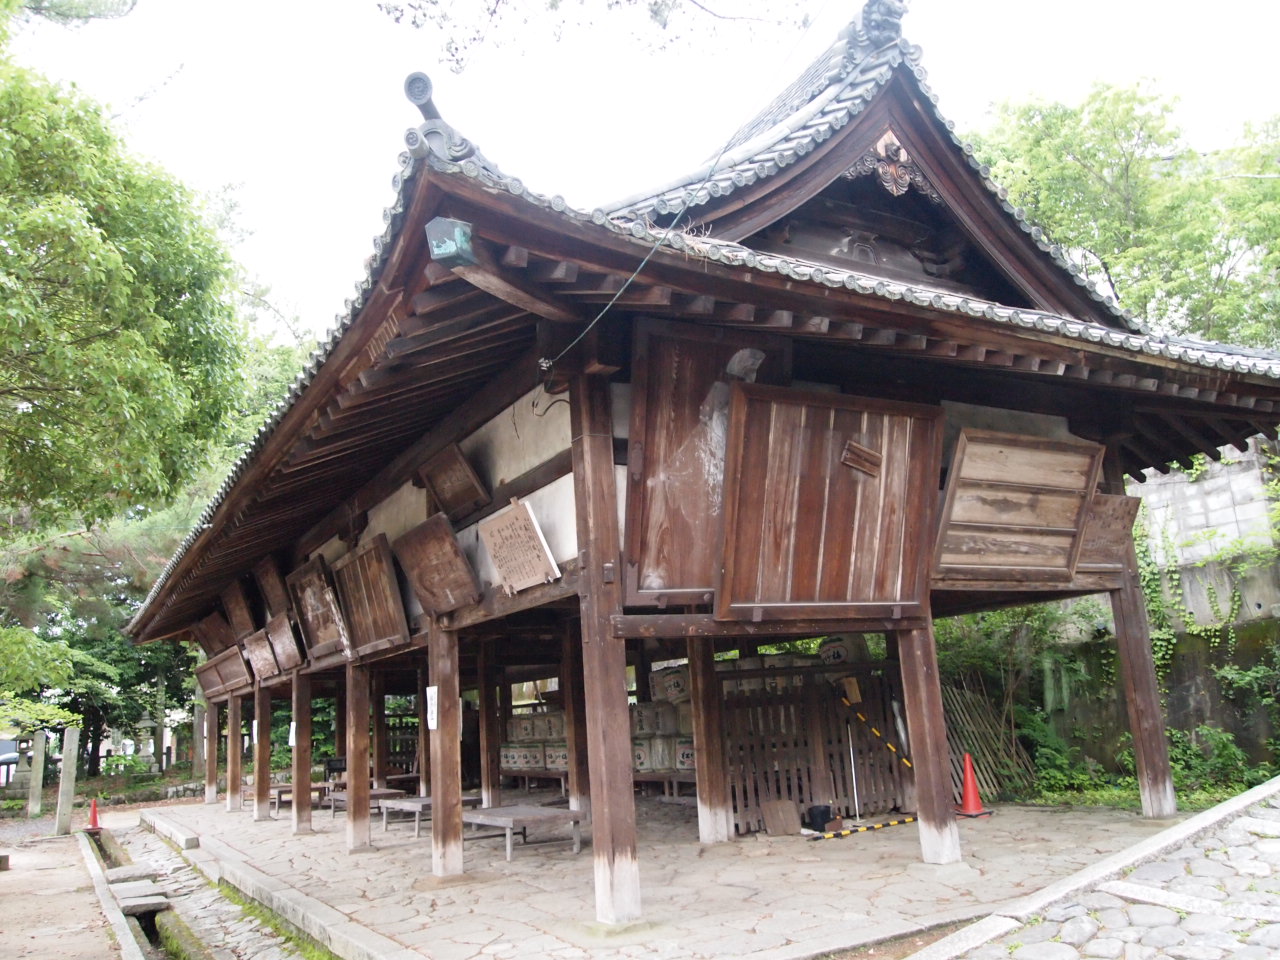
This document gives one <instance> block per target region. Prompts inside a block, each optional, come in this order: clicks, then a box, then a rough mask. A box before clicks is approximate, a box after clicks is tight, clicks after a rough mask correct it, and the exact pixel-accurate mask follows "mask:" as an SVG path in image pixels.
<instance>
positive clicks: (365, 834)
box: [345, 663, 370, 853]
mask: <svg viewBox="0 0 1280 960" xmlns="http://www.w3.org/2000/svg"><path fill="white" fill-rule="evenodd" d="M346 679H347V684H346V687H347V690H346V693H347V695H346V707H347V709H346V740H347V745H346V751H345V756H346V758H347V777H346V780H347V831H346V836H347V852H348V853H354V852H355V851H358V850H367V849H369V846H370V833H369V719H370V718H369V668H368V667H366V666H363V665H362V664H358V663H348V664H347V668H346Z"/></svg>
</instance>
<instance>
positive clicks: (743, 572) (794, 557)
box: [715, 384, 942, 622]
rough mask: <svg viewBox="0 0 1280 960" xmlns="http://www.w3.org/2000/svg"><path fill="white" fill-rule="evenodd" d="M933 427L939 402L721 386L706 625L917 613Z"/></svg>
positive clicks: (928, 544) (937, 430)
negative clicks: (710, 611)
mask: <svg viewBox="0 0 1280 960" xmlns="http://www.w3.org/2000/svg"><path fill="white" fill-rule="evenodd" d="M941 421H942V409H941V408H940V407H932V406H924V405H921V404H911V403H899V402H894V401H888V400H877V399H871V398H867V397H849V396H844V395H841V394H832V393H806V392H802V391H799V390H785V389H780V388H777V387H762V386H756V385H751V384H735V385H734V387H733V404H732V407H731V408H730V412H729V439H728V453H727V456H726V460H725V478H726V480H725V512H724V533H723V544H724V547H723V549H724V567H723V572H722V574H721V577H720V582H719V586H718V589H717V591H716V604H715V616H716V619H717V620H740V621H754V622H760V621H764V620H808V619H813V620H824V619H825V620H833V619H852V620H856V619H860V618H861V619H868V620H881V619H886V618H889V619H899V618H902V617H913V616H920V615H921V613H922V612H923V611H924V609H925V608H924V601H925V600H926V595H927V592H928V577H927V572H928V562H929V558H930V556H931V555H932V546H933V543H932V539H931V538H932V534H933V530H934V524H933V515H934V511H935V508H936V504H937V499H938V494H937V484H938V469H939V462H940V460H941V456H942V452H941V444H942V423H941Z"/></svg>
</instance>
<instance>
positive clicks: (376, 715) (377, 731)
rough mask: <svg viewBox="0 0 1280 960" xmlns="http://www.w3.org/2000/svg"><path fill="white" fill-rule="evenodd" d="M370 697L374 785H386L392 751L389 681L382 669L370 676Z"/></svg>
mask: <svg viewBox="0 0 1280 960" xmlns="http://www.w3.org/2000/svg"><path fill="white" fill-rule="evenodd" d="M369 699H370V701H371V702H372V704H373V746H372V748H371V749H372V752H373V785H374V786H375V787H385V786H386V785H387V763H388V760H389V759H390V752H391V751H390V743H389V742H388V738H387V681H386V678H385V676H384V675H383V673H382V671H381V670H377V671H374V672H373V674H372V676H371V677H370V682H369Z"/></svg>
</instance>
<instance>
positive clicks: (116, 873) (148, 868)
mask: <svg viewBox="0 0 1280 960" xmlns="http://www.w3.org/2000/svg"><path fill="white" fill-rule="evenodd" d="M158 876H160V871H159V870H157V869H156V866H155V864H153V863H152V862H151V861H150V860H140V861H138V862H137V863H126V864H125V865H124V866H123V867H111V868H109V869H108V870H107V883H126V882H128V881H130V880H154V879H155V878H156V877H158Z"/></svg>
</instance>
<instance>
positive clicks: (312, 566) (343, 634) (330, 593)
mask: <svg viewBox="0 0 1280 960" xmlns="http://www.w3.org/2000/svg"><path fill="white" fill-rule="evenodd" d="M286 583H287V584H288V588H289V595H290V596H291V597H292V599H293V609H294V610H296V611H297V614H298V622H299V623H300V624H301V626H302V639H303V643H304V644H305V645H306V647H307V655H308V657H309V658H310V659H311V660H318V659H320V658H321V657H325V656H328V655H329V654H332V653H339V652H341V653H343V654H345V655H346V656H348V657H350V656H351V655H352V653H353V649H352V646H351V634H350V633H349V632H348V630H347V621H346V618H345V617H343V615H342V608H341V607H340V606H339V605H338V595H337V593H335V592H334V589H333V585H332V583H331V582H330V579H329V568H328V567H327V566H326V565H325V562H324V558H323V557H316V558H315V559H314V560H311V561H308V562H307V563H304V564H303V565H302V566H300V567H299V568H298V569H297V570H294V571H293V572H292V573H290V574H289V576H288V577H287V578H286Z"/></svg>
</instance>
